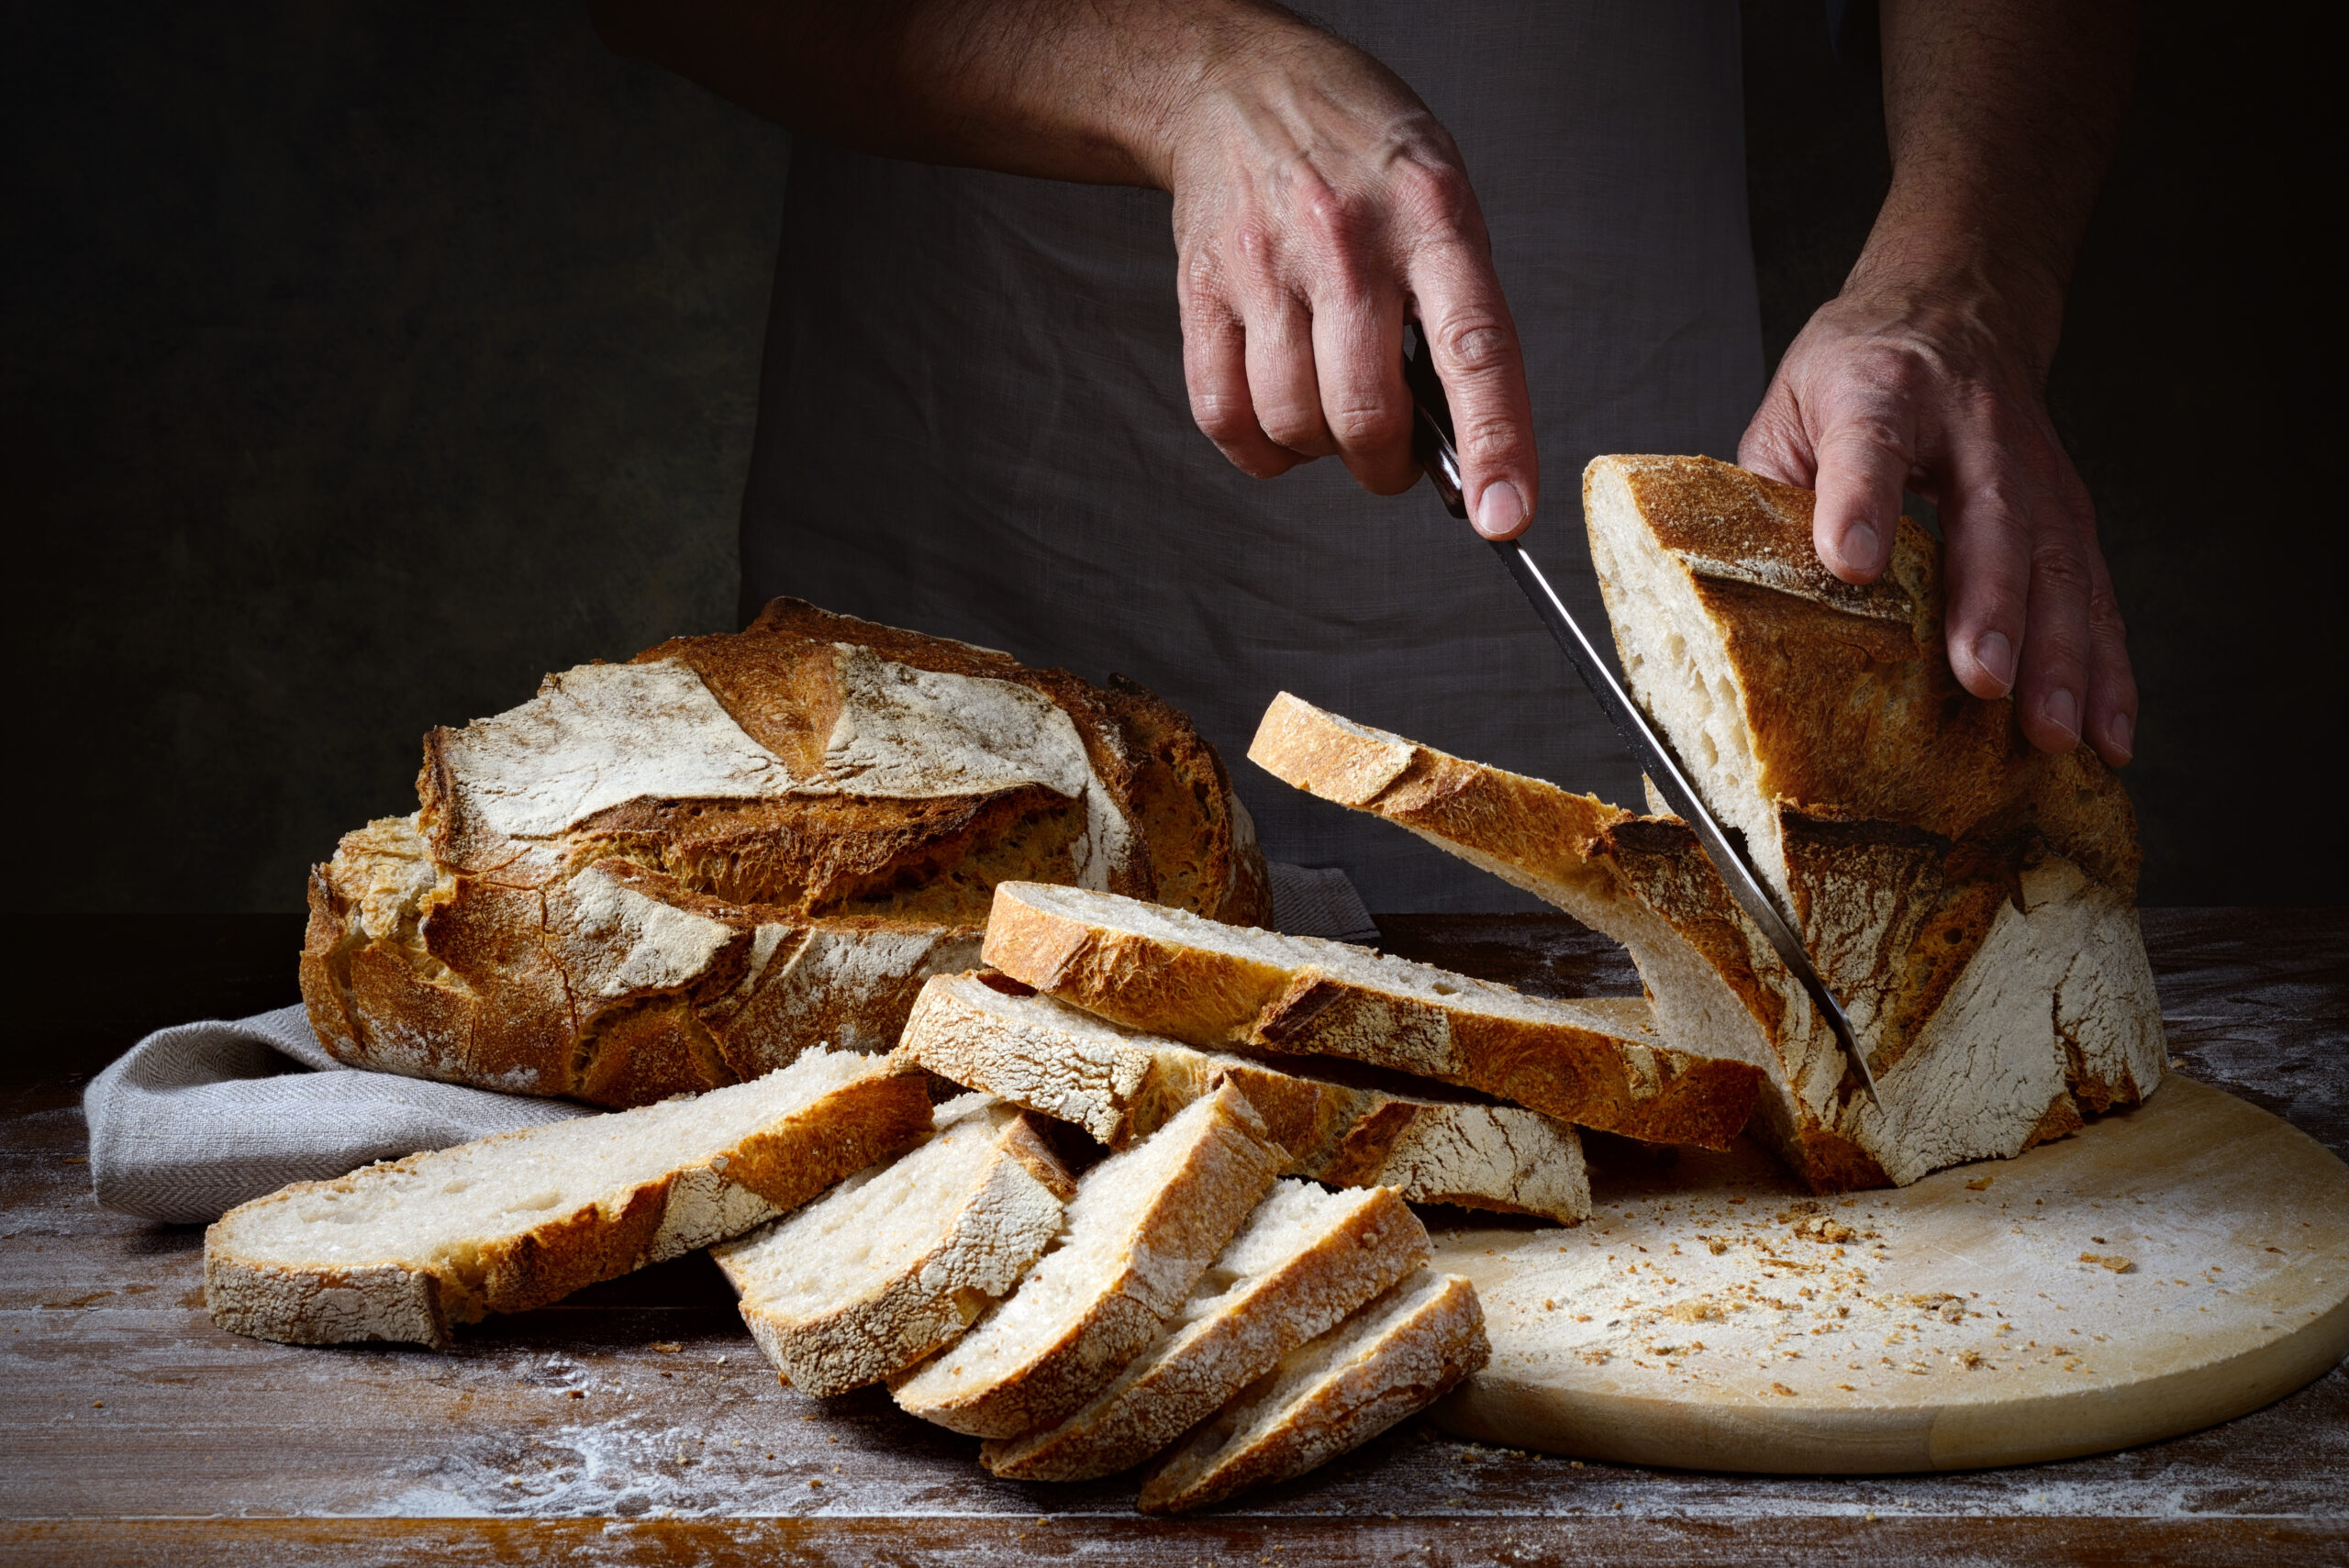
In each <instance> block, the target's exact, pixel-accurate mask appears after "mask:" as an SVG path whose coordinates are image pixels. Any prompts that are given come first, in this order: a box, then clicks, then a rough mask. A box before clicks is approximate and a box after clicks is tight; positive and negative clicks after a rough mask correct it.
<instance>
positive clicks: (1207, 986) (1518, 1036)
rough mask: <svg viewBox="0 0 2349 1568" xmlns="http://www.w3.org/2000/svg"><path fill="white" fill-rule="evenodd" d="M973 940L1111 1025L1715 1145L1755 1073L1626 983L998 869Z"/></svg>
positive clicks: (1735, 1117)
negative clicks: (1534, 990)
mask: <svg viewBox="0 0 2349 1568" xmlns="http://www.w3.org/2000/svg"><path fill="white" fill-rule="evenodd" d="M984 952H985V958H986V961H987V962H989V963H991V964H993V965H994V966H995V967H996V968H997V969H1000V970H1002V971H1003V972H1004V973H1007V974H1008V975H1010V976H1011V977H1012V978H1014V979H1015V980H1019V981H1022V982H1025V983H1026V984H1030V985H1033V986H1035V987H1036V988H1037V989H1038V990H1040V991H1046V992H1050V993H1051V994H1052V995H1055V996H1058V997H1060V998H1061V999H1062V1000H1063V1001H1066V1002H1070V1003H1074V1005H1075V1006H1080V1007H1082V1008H1084V1009H1085V1011H1087V1012H1090V1013H1096V1014H1098V1015H1100V1016H1101V1017H1103V1018H1109V1019H1111V1020H1113V1021H1115V1022H1117V1023H1120V1024H1123V1025H1125V1026H1126V1027H1127V1028H1129V1029H1142V1030H1146V1031H1148V1032H1150V1033H1152V1034H1160V1035H1165V1036H1168V1037H1170V1038H1172V1039H1175V1040H1181V1041H1184V1042H1185V1043H1186V1044H1190V1045H1195V1046H1201V1047H1208V1048H1217V1047H1220V1048H1224V1049H1237V1050H1240V1051H1278V1052H1284V1053H1292V1054H1298V1055H1314V1054H1322V1055H1330V1056H1340V1057H1346V1058H1349V1059H1351V1060H1353V1061H1356V1062H1367V1063H1369V1064H1371V1065H1373V1066H1377V1067H1385V1068H1391V1069H1393V1070H1395V1071H1397V1072H1401V1073H1414V1074H1417V1075H1418V1076H1419V1077H1423V1078H1433V1079H1436V1080H1438V1081H1440V1082H1442V1083H1446V1084H1461V1085H1464V1086H1465V1087H1468V1088H1472V1089H1478V1090H1481V1091H1483V1092H1485V1093H1486V1094H1491V1095H1500V1096H1501V1097H1502V1098H1504V1099H1509V1100H1514V1101H1516V1102H1517V1103H1518V1104H1519V1105H1521V1106H1527V1107H1529V1108H1531V1109H1533V1110H1537V1111H1540V1112H1542V1113H1543V1114H1544V1115H1547V1116H1553V1117H1556V1118H1560V1119H1562V1120H1566V1121H1573V1122H1578V1123H1581V1124H1582V1125H1584V1126H1586V1127H1594V1128H1600V1129H1606V1130H1608V1131H1610V1132H1620V1133H1624V1134H1626V1135H1628V1136H1630V1137H1633V1138H1642V1139H1646V1140H1650V1141H1653V1142H1672V1143H1701V1144H1705V1145H1707V1146H1709V1147H1711V1148H1725V1147H1727V1146H1728V1144H1729V1142H1730V1140H1731V1139H1733V1138H1735V1137H1736V1136H1737V1132H1738V1129H1740V1128H1742V1127H1743V1126H1744V1125H1745V1118H1746V1117H1747V1115H1748V1114H1749V1113H1751V1112H1752V1110H1753V1103H1754V1096H1755V1095H1756V1093H1757V1092H1758V1090H1759V1087H1760V1083H1761V1074H1760V1073H1759V1072H1757V1071H1756V1070H1755V1069H1754V1068H1753V1066H1752V1065H1749V1064H1748V1063H1747V1062H1741V1061H1735V1060H1730V1059H1722V1058H1712V1057H1705V1056H1699V1055H1697V1054H1694V1053H1692V1052H1690V1051H1676V1050H1673V1049H1670V1048H1668V1047H1667V1046H1666V1045H1665V1044H1664V1041H1663V1040H1661V1039H1659V1038H1658V1036H1657V1035H1656V1034H1654V1033H1653V1031H1652V1029H1651V1019H1650V1015H1649V1010H1648V1006H1647V1004H1646V1003H1644V1002H1642V1001H1641V1000H1640V999H1639V998H1637V997H1628V996H1619V997H1599V998H1590V999H1585V1000H1580V1001H1553V1000H1549V999H1546V998H1542V997H1537V996H1528V995H1524V994H1522V993H1520V992H1518V991H1514V990H1511V989H1510V988H1509V987H1508V986H1506V985H1499V984H1494V983H1493V982H1491V981H1486V980H1475V979H1471V978H1470V977H1468V976H1467V975H1464V974H1454V973H1452V972H1450V971H1449V970H1443V969H1438V968H1435V967H1434V966H1432V965H1431V964H1424V963H1411V962H1407V961H1405V960H1402V959H1398V958H1391V957H1386V956H1384V955H1382V954H1379V953H1376V952H1374V951H1371V950H1369V949H1367V948H1358V947H1353V946H1351V945H1349V944H1347V943H1344V942H1332V941H1325V940H1321V939H1319V938H1317V937H1292V936H1284V935H1281V934H1279V933H1277V932H1274V931H1263V930H1251V929H1240V928H1237V927H1233V926H1228V925H1224V924H1222V923H1220V922H1218V921H1215V920H1209V919H1205V918H1203V917H1199V916H1197V915H1193V914H1190V913H1188V912H1186V911H1184V910H1179V909H1165V908H1161V907H1159V906H1156V905H1152V904H1143V903H1141V902H1138V901H1137V900H1134V899H1130V898H1120V897H1119V896H1117V895H1114V894H1107V893H1090V892H1085V891H1083V890H1081V889H1074V888H1065V887H1051V886H1046V885H1044V884H1040V883H1026V882H1019V883H1013V882H1007V883H1003V884H999V885H997V887H996V897H995V907H994V910H993V912H992V913H991V914H990V915H989V916H988V917H987V932H986V946H985V949H984Z"/></svg>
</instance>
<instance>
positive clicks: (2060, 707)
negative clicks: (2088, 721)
mask: <svg viewBox="0 0 2349 1568" xmlns="http://www.w3.org/2000/svg"><path fill="white" fill-rule="evenodd" d="M2039 712H2040V715H2041V717H2044V718H2045V719H2046V720H2047V722H2048V723H2050V724H2052V725H2054V727H2055V728H2058V729H2060V730H2062V731H2063V732H2064V733H2065V734H2066V735H2068V736H2070V737H2071V738H2072V739H2073V740H2078V739H2079V738H2080V704H2079V699H2078V698H2076V697H2075V696H2073V695H2072V694H2071V693H2069V692H2067V691H2065V689H2064V688H2063V687H2061V686H2058V687H2056V688H2055V689H2054V691H2052V692H2050V693H2048V694H2047V695H2045V696H2044V697H2043V698H2041V699H2040V703H2039Z"/></svg>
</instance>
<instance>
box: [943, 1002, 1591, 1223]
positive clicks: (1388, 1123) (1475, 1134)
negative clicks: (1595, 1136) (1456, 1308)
mask: <svg viewBox="0 0 2349 1568" xmlns="http://www.w3.org/2000/svg"><path fill="white" fill-rule="evenodd" d="M899 1049H900V1050H901V1051H904V1052H905V1054H906V1055H907V1058H909V1059H910V1060H912V1061H914V1062H919V1063H920V1064H921V1065H922V1066H924V1067H926V1068H928V1069H929V1070H930V1072H932V1073H938V1074H939V1075H940V1076H941V1077H945V1078H951V1079H952V1080H953V1081H954V1082H955V1083H958V1084H969V1085H970V1086H972V1087H973V1088H976V1089H985V1090H986V1091H988V1092H989V1093H991V1094H996V1095H1002V1096H1003V1097H1004V1098H1005V1099H1007V1100H1009V1101H1011V1102H1013V1103H1014V1104H1017V1105H1021V1106H1027V1107H1028V1108H1029V1109H1030V1110H1033V1111H1039V1112H1041V1113H1042V1114H1044V1115H1046V1116H1051V1117H1057V1118H1060V1119H1062V1120H1063V1121H1071V1122H1074V1123H1075V1124H1076V1125H1077V1126H1079V1127H1082V1128H1083V1129H1085V1131H1087V1132H1088V1133H1091V1134H1092V1135H1093V1136H1094V1137H1095V1138H1096V1139H1097V1140H1100V1141H1101V1142H1103V1143H1106V1144H1108V1146H1109V1147H1110V1148H1112V1149H1123V1148H1126V1147H1127V1146H1129V1145H1130V1144H1131V1143H1133V1142H1135V1141H1137V1140H1140V1139H1142V1138H1146V1137H1148V1136H1149V1135H1150V1134H1151V1133H1152V1132H1154V1131H1156V1130H1157V1129H1158V1128H1159V1127H1160V1126H1161V1125H1163V1123H1164V1121H1165V1120H1166V1118H1169V1117H1171V1116H1173V1115H1174V1114H1175V1112H1176V1111H1178V1110H1180V1109H1182V1108H1183V1106H1186V1105H1188V1104H1190V1103H1191V1102H1192V1101H1193V1100H1195V1099H1197V1098H1198V1097H1199V1096H1200V1095H1208V1094H1213V1093H1214V1092H1215V1091H1216V1089H1217V1088H1219V1086H1221V1085H1222V1084H1226V1083H1230V1084H1237V1085H1238V1086H1239V1088H1240V1091H1241V1093H1242V1094H1244V1095H1247V1096H1248V1101H1249V1103H1250V1104H1251V1105H1252V1106H1255V1107H1256V1111H1257V1114H1258V1115H1260V1116H1262V1117H1263V1118H1264V1126H1265V1129H1266V1130H1267V1131H1269V1132H1270V1133H1271V1134H1272V1136H1273V1139H1274V1140H1275V1141H1276V1142H1278V1143H1279V1144H1280V1145H1281V1146H1282V1147H1283V1148H1285V1149H1286V1150H1287V1151H1288V1152H1289V1158H1290V1159H1291V1161H1292V1162H1293V1164H1292V1167H1291V1168H1292V1169H1294V1170H1295V1171H1296V1172H1297V1174H1299V1175H1302V1176H1310V1177H1312V1178H1313V1179H1314V1180H1315V1181H1317V1182H1320V1183H1322V1184H1325V1185H1328V1186H1335V1187H1377V1186H1392V1187H1395V1188H1397V1189H1398V1190H1399V1191H1400V1192H1401V1193H1402V1195H1403V1196H1404V1197H1406V1198H1408V1199H1409V1200H1410V1201H1411V1202H1413V1203H1450V1204H1460V1205H1464V1206H1465V1207H1471V1208H1487V1209H1498V1210H1501V1211H1503V1212H1505V1213H1511V1214H1531V1215H1539V1216H1541V1217H1542V1218H1547V1219H1554V1220H1557V1221H1558V1222H1560V1223H1561V1224H1564V1225H1573V1224H1575V1223H1577V1222H1579V1221H1580V1220H1582V1219H1585V1218H1588V1216H1589V1214H1590V1180H1589V1176H1588V1174H1587V1173H1586V1171H1585V1169H1584V1165H1583V1158H1582V1142H1581V1140H1580V1139H1578V1138H1577V1137H1576V1136H1575V1129H1573V1128H1572V1127H1570V1126H1568V1125H1567V1124H1566V1123H1564V1122H1562V1121H1559V1120H1557V1119H1556V1118H1553V1117H1546V1116H1543V1115H1542V1114H1541V1113H1540V1112H1539V1111H1530V1110H1527V1109H1525V1108H1524V1107H1523V1106H1511V1105H1502V1104H1498V1103H1497V1102H1495V1101H1493V1100H1491V1099H1489V1098H1487V1097H1486V1096H1484V1095H1477V1094H1475V1093H1473V1092H1471V1091H1464V1090H1460V1089H1455V1088H1451V1087H1449V1086H1447V1085H1445V1084H1434V1083H1429V1082H1426V1081H1424V1080H1420V1079H1413V1078H1406V1077H1404V1076H1403V1075H1402V1074H1400V1073H1385V1072H1381V1071H1380V1070H1378V1069H1376V1068H1364V1067H1359V1066H1357V1065H1355V1064H1353V1063H1351V1062H1344V1061H1341V1060H1336V1059H1331V1058H1323V1057H1314V1058H1304V1057H1279V1058H1270V1059H1254V1058H1249V1057H1243V1056H1234V1055H1231V1054H1230V1053H1228V1052H1224V1051H1198V1050H1195V1049H1194V1048H1192V1047H1190V1046H1187V1045H1180V1044H1177V1043H1176V1042H1175V1041H1174V1040H1163V1039H1161V1038H1159V1037H1157V1036H1155V1035H1149V1034H1142V1033H1140V1032H1138V1031H1135V1030H1132V1029H1121V1028H1119V1026H1118V1025H1116V1024H1113V1023H1111V1022H1109V1021H1108V1019H1106V1018H1095V1017H1094V1016H1093V1015H1092V1014H1090V1013H1087V1012H1085V1011H1083V1010H1082V1009H1080V1008H1077V1007H1073V1006H1069V1005H1068V1004H1067V1003H1064V1002H1061V1001H1058V1000H1056V999H1054V998H1052V997H1051V996H1047V995H1042V994H1041V993H1040V992H1038V991H1036V990H1035V989H1034V988H1033V987H1031V986H1028V985H1025V984H1021V983H1019V981H1016V980H1013V979H1012V978H1011V977H1010V976H1008V975H1004V974H996V973H985V972H982V973H973V974H941V975H937V976H934V977H932V978H931V979H930V981H929V982H928V983H927V984H924V985H923V986H922V991H921V996H920V999H919V1000H918V1001H917V1002H915V1004H914V1010H913V1016H912V1017H910V1018H907V1020H906V1032H905V1038H904V1040H903V1041H902V1043H901V1044H900V1046H899Z"/></svg>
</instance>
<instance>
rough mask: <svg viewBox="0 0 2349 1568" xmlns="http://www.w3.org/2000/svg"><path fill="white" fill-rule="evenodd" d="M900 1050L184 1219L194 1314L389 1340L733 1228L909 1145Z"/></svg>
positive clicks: (519, 1304) (609, 1274) (241, 1324)
mask: <svg viewBox="0 0 2349 1568" xmlns="http://www.w3.org/2000/svg"><path fill="white" fill-rule="evenodd" d="M929 1127H930V1095H929V1090H928V1088H927V1087H926V1084H925V1081H924V1079H923V1077H922V1075H921V1074H920V1073H918V1072H917V1071H916V1070H915V1069H914V1068H913V1067H912V1066H911V1064H910V1063H908V1062H904V1061H902V1060H900V1059H896V1058H892V1057H872V1056H861V1055H854V1054H850V1053H847V1052H841V1051H809V1052H807V1054H805V1055H803V1056H802V1057H801V1058H800V1059H799V1060H798V1061H797V1062H793V1063H792V1064H791V1065H790V1066H789V1067H786V1068H784V1069H782V1070H781V1071H779V1072H775V1073H770V1074H768V1075H767V1076H766V1077H763V1078H761V1079H758V1080H757V1081H755V1082H753V1083H749V1084H735V1085H733V1086H731V1087H729V1088H724V1089H716V1090H712V1091H711V1092H710V1093H708V1094H707V1095H701V1096H700V1097H699V1098H697V1099H681V1100H673V1101H668V1102H664V1103H663V1104H661V1105H657V1106H645V1107H643V1108H641V1109H639V1110H632V1111H626V1112H622V1113H620V1114H618V1115H615V1116H596V1117H581V1118H577V1119H575V1120H572V1121H562V1122H556V1123H554V1124H552V1125H551V1126H547V1127H535V1128H529V1129H525V1130H523V1131H520V1132H507V1133H500V1134H498V1135H497V1136H495V1137H494V1138H484V1139H482V1140H479V1141H478V1142H473V1143H467V1144H462V1145H460V1146H459V1147H457V1148H454V1149H443V1150H440V1151H434V1152H430V1153H424V1154H411V1155H409V1156H408V1157H407V1158H406V1159H405V1160H393V1161H385V1162H380V1163H377V1164H373V1165H369V1166H366V1167H364V1168H363V1169H361V1170H358V1171H354V1172H352V1173H351V1174H350V1175H347V1176H343V1177H340V1178H338V1179H337V1180H335V1181H331V1182H297V1183H295V1184H293V1185H291V1186H288V1187H285V1188H283V1189H282V1190H280V1191H278V1192H274V1193H272V1194H270V1195H269V1196H267V1197H263V1198H256V1199H254V1200H253V1201H252V1202H250V1203H248V1204H242V1205H239V1207H236V1208H232V1209H230V1210H229V1211H228V1213H227V1214H224V1215H222V1216H221V1217H220V1218H219V1219H218V1220H217V1221H216V1222H215V1223H214V1224H213V1225H212V1226H211V1227H210V1228H208V1229H206V1231H205V1233H204V1288H205V1298H206V1304H207V1305H208V1306H209V1307H211V1309H212V1318H213V1321H214V1322H216V1323H217V1324H219V1325H220V1327H222V1328H223V1329H229V1330H231V1331H232V1332H235V1333H239V1334H250V1335H251V1336H253V1337H254V1338H256V1339H262V1340H284V1341H286V1342H288V1343H292V1344H308V1345H318V1344H332V1343H336V1342H339V1341H342V1340H413V1341H415V1342H417V1343H419V1344H427V1345H432V1346H435V1347H437V1348H444V1349H445V1348H446V1347H447V1346H448V1344H449V1343H450V1326H451V1324H455V1323H471V1322H475V1321H478V1320H479V1319H480V1318H483V1317H484V1316H486V1315H487V1314H489V1313H492V1312H522V1311H527V1310H529V1308H531V1307H542V1306H544V1305H546V1304H547V1303H548V1302H551V1301H554V1300H557V1299H559V1298H560V1297H562V1296H568V1295H570V1294H571V1293H572V1292H573V1291H574V1290H577V1289H578V1288H579V1287H580V1286H582V1285H584V1284H593V1283H594V1282H596V1281H597V1280H604V1279H611V1278H614V1277H615V1276H617V1275H619V1274H624V1273H629V1272H630V1271H631V1270H635V1269H640V1268H642V1267H644V1266H645V1265H646V1264H648V1263H657V1262H661V1261H662V1260H663V1259H666V1258H674V1257H675V1256H677V1255H678V1254H679V1253H681V1252H688V1251H693V1250H694V1249H695V1248H696V1247H706V1246H707V1245H709V1244H710V1243H711V1242H713V1241H722V1240H726V1239H727V1238H728V1237H730V1236H738V1235H740V1234H741V1233H742V1232H743V1231H745V1230H748V1229H751V1227H752V1226H754V1225H758V1224H761V1223H763V1222H764V1221H765V1220H768V1219H771V1218H774V1216H775V1215H776V1214H777V1213H779V1212H781V1211H783V1210H785V1209H790V1208H796V1207H799V1206H800V1205H801V1204H803V1203H806V1202H807V1200H808V1199H809V1198H811V1197H814V1196H815V1195H817V1194H818V1193H819V1192H822V1191H823V1190H824V1189H825V1188H826V1187H829V1186H830V1185H831V1184H833V1183H835V1182H837V1181H839V1180H840V1179H841V1177H843V1176H845V1175H848V1174H850V1173H852V1172H855V1171H859V1170H862V1169H863V1168H864V1167H865V1166H867V1165H869V1164H871V1163H873V1162H874V1161H875V1160H880V1159H885V1158H886V1157H888V1156H890V1155H892V1154H895V1153H896V1152H897V1151H899V1150H902V1149H904V1148H906V1147H907V1146H908V1145H909V1144H911V1143H913V1142H914V1141H915V1140H918V1138H920V1136H921V1135H922V1134H923V1133H924V1132H925V1131H927V1130H928V1129H929Z"/></svg>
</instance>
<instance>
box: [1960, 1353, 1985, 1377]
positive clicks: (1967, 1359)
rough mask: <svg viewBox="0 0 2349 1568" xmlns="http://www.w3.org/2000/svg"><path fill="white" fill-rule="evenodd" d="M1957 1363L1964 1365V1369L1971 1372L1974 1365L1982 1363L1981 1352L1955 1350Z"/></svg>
mask: <svg viewBox="0 0 2349 1568" xmlns="http://www.w3.org/2000/svg"><path fill="white" fill-rule="evenodd" d="M1957 1364H1958V1365H1960V1366H1962V1367H1964V1368H1965V1370H1966V1371H1968V1372H1972V1371H1973V1370H1974V1369H1975V1368H1976V1367H1977V1366H1980V1365H1981V1364H1982V1352H1981V1351H1958V1352H1957Z"/></svg>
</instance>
